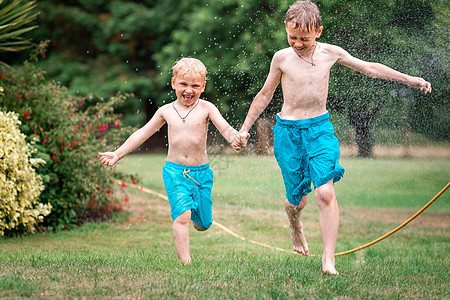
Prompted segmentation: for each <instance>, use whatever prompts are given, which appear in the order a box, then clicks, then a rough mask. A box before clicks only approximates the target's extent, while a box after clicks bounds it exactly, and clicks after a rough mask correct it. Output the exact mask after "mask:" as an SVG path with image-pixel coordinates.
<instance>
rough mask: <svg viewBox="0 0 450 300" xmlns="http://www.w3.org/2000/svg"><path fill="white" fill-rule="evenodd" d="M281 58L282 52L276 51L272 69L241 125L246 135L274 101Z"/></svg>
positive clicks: (279, 74) (279, 75)
mask: <svg viewBox="0 0 450 300" xmlns="http://www.w3.org/2000/svg"><path fill="white" fill-rule="evenodd" d="M280 59H281V57H280V54H279V53H275V55H274V56H273V59H272V62H271V64H270V71H269V75H267V79H266V82H265V83H264V86H263V87H262V89H261V90H260V91H259V93H258V94H257V95H256V96H255V98H254V99H253V102H252V105H251V106H250V109H249V110H248V113H247V117H246V118H245V121H244V124H243V125H242V127H241V130H240V133H244V135H246V134H247V133H248V131H249V130H250V128H251V127H252V125H253V123H255V121H256V119H258V117H259V116H260V115H261V113H262V112H263V111H264V109H266V107H267V105H269V103H270V101H272V97H273V94H274V93H275V90H276V88H277V86H278V84H279V83H280V80H281V69H280V67H279V65H280ZM244 146H245V145H244Z"/></svg>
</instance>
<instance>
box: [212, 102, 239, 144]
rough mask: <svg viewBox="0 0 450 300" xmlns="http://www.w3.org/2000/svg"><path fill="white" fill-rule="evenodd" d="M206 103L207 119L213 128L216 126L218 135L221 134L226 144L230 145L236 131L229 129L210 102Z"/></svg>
mask: <svg viewBox="0 0 450 300" xmlns="http://www.w3.org/2000/svg"><path fill="white" fill-rule="evenodd" d="M206 103H207V105H208V106H209V114H208V116H209V119H210V120H211V121H212V122H213V124H214V126H216V128H217V130H219V132H220V134H222V136H223V137H224V138H225V139H226V140H227V141H228V143H231V142H232V141H233V138H234V136H235V135H236V134H237V133H238V132H237V130H236V129H234V128H233V127H231V125H230V124H229V123H228V122H227V120H225V118H224V117H223V116H222V115H221V114H220V112H219V110H218V109H217V107H216V106H215V105H214V104H212V103H211V102H206Z"/></svg>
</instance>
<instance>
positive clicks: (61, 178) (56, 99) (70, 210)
mask: <svg viewBox="0 0 450 300" xmlns="http://www.w3.org/2000/svg"><path fill="white" fill-rule="evenodd" d="M45 46H46V45H45V44H41V45H40V47H38V48H37V50H36V53H34V55H33V57H32V59H30V61H26V62H25V63H24V65H23V67H21V68H18V69H17V70H13V71H11V70H3V72H2V73H1V78H0V86H2V87H3V88H4V92H3V93H4V96H3V97H2V98H0V108H2V109H3V110H14V111H16V112H18V113H19V117H20V118H21V120H22V125H21V130H22V132H24V133H25V134H26V135H27V137H28V139H30V140H31V139H32V138H36V139H37V142H36V143H35V149H36V153H35V154H34V155H35V157H37V158H41V159H43V160H44V161H45V162H46V164H45V166H41V167H40V168H38V169H37V172H38V174H40V175H41V176H42V178H43V182H44V185H45V190H44V191H43V192H42V194H41V196H40V198H39V201H40V203H42V204H47V203H49V204H51V206H52V213H51V214H50V215H49V216H48V217H47V218H45V221H44V223H43V225H44V226H47V227H48V228H49V229H50V230H51V229H64V228H68V227H72V226H74V225H78V224H81V223H83V222H85V221H89V220H92V219H105V218H109V217H110V216H111V212H112V211H113V210H117V209H118V208H117V206H116V205H115V203H117V202H116V199H115V198H114V195H113V193H112V189H113V181H111V177H112V175H113V171H114V170H113V169H112V168H106V167H103V166H101V164H100V163H99V162H98V160H97V153H98V152H99V151H102V150H104V149H105V148H106V147H107V148H111V147H114V145H119V142H120V141H122V140H123V137H124V136H128V135H129V133H130V131H129V130H123V129H121V116H120V115H117V114H115V113H114V107H115V105H117V104H118V103H121V102H123V101H124V99H125V97H124V96H121V95H118V96H117V97H112V98H110V99H108V100H104V99H102V98H99V97H95V96H90V97H84V98H82V97H73V96H69V95H67V91H66V88H64V87H62V86H61V85H60V84H58V83H57V82H48V81H46V80H45V76H44V72H43V71H42V70H40V69H39V68H37V67H36V66H35V64H34V63H35V62H36V61H37V57H38V56H39V55H41V56H44V54H43V53H44V49H45ZM114 174H115V175H116V177H122V178H123V175H121V174H118V173H114Z"/></svg>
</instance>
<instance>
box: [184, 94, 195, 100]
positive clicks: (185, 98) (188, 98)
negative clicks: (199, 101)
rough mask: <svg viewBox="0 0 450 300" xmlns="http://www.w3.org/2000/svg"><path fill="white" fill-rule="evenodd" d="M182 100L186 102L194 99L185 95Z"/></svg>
mask: <svg viewBox="0 0 450 300" xmlns="http://www.w3.org/2000/svg"><path fill="white" fill-rule="evenodd" d="M183 98H184V100H186V101H192V99H194V96H192V95H191V96H187V95H183Z"/></svg>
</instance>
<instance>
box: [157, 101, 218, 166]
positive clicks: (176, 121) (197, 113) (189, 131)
mask: <svg viewBox="0 0 450 300" xmlns="http://www.w3.org/2000/svg"><path fill="white" fill-rule="evenodd" d="M199 101H200V103H199V105H198V106H197V107H196V108H194V109H193V110H192V111H191V112H190V113H189V115H188V117H187V118H186V119H185V120H184V121H185V122H183V120H182V119H181V118H180V117H179V116H178V114H177V113H176V111H175V110H174V108H173V106H172V104H171V103H170V104H167V105H165V106H164V107H162V108H161V113H162V117H163V118H164V119H165V121H166V123H167V134H168V142H169V150H168V153H167V161H170V162H174V163H177V164H182V165H187V166H194V165H202V164H206V163H207V162H208V155H207V152H206V139H207V131H208V124H209V110H208V108H207V107H206V106H207V103H206V102H204V101H202V100H200V99H199ZM178 110H179V113H180V115H182V116H185V115H186V114H187V112H188V111H189V109H185V110H183V109H182V108H181V109H180V108H178Z"/></svg>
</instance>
